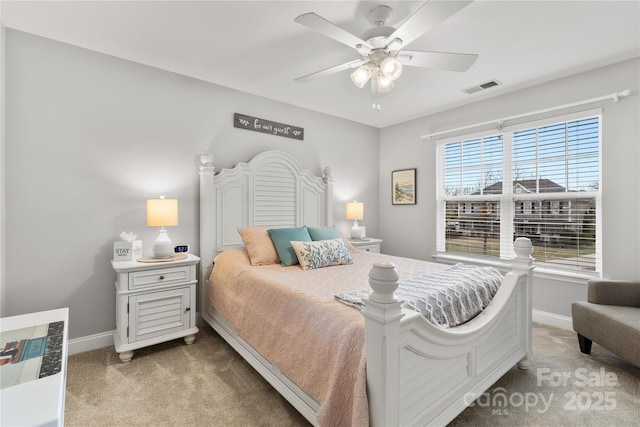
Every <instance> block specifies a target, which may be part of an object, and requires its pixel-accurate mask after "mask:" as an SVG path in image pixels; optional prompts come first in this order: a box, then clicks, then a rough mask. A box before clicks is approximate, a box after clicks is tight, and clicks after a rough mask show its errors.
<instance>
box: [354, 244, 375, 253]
mask: <svg viewBox="0 0 640 427" xmlns="http://www.w3.org/2000/svg"><path fill="white" fill-rule="evenodd" d="M358 249H360V250H361V251H367V252H375V253H380V244H375V245H361V246H358Z"/></svg>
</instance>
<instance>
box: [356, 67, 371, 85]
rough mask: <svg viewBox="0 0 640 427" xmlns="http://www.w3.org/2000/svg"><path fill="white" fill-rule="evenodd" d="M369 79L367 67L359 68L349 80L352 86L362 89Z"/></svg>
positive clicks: (369, 73)
mask: <svg viewBox="0 0 640 427" xmlns="http://www.w3.org/2000/svg"><path fill="white" fill-rule="evenodd" d="M370 78H371V69H370V68H369V66H368V65H366V64H365V65H361V66H359V67H358V68H357V69H356V70H355V71H354V72H353V73H351V80H352V81H353V84H354V85H356V86H358V87H359V88H360V89H362V88H363V87H364V85H365V83H367V82H368V81H369V79H370Z"/></svg>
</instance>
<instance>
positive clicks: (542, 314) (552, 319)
mask: <svg viewBox="0 0 640 427" xmlns="http://www.w3.org/2000/svg"><path fill="white" fill-rule="evenodd" d="M533 321H534V322H538V323H542V324H543V325H549V326H555V327H556V328H560V329H566V330H568V331H573V320H571V317H568V316H561V315H559V314H555V313H549V312H547V311H541V310H535V309H534V310H533Z"/></svg>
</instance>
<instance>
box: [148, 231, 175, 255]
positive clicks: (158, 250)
mask: <svg viewBox="0 0 640 427" xmlns="http://www.w3.org/2000/svg"><path fill="white" fill-rule="evenodd" d="M171 254H173V242H171V239H170V238H169V235H168V234H167V230H165V229H164V228H162V229H160V233H159V234H158V238H157V239H156V241H155V242H153V256H154V257H155V258H169V257H170V256H171Z"/></svg>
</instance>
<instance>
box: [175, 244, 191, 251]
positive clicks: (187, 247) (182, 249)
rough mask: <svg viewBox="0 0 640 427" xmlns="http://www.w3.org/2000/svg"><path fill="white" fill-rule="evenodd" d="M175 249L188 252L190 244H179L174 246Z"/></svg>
mask: <svg viewBox="0 0 640 427" xmlns="http://www.w3.org/2000/svg"><path fill="white" fill-rule="evenodd" d="M173 251H174V252H176V253H186V252H189V245H178V246H176V247H175V248H173Z"/></svg>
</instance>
